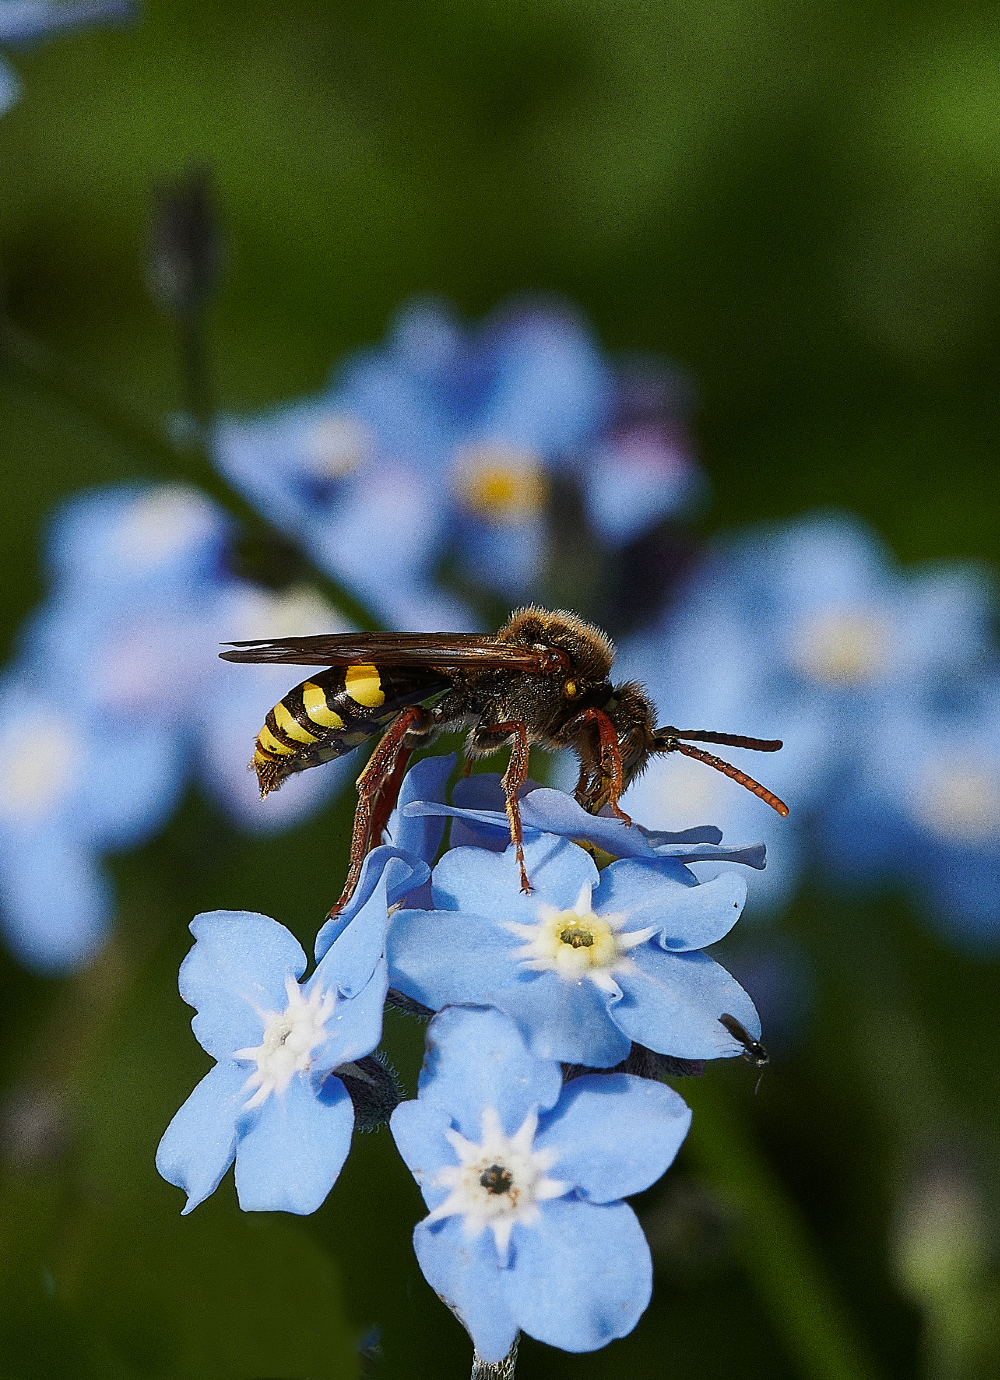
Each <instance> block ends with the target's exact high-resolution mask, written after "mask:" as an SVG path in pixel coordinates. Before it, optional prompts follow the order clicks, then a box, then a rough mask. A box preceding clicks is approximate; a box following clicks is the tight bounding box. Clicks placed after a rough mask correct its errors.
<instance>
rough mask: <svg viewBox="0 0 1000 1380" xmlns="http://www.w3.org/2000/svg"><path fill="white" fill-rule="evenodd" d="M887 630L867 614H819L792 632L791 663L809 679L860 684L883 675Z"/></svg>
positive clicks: (887, 658)
mask: <svg viewBox="0 0 1000 1380" xmlns="http://www.w3.org/2000/svg"><path fill="white" fill-rule="evenodd" d="M891 653H892V638H891V634H890V630H889V628H888V627H887V626H886V624H885V623H884V622H883V621H882V620H881V619H879V618H875V617H872V615H871V614H868V613H843V612H841V613H822V614H818V615H817V616H816V617H814V618H811V619H809V620H808V621H807V622H806V623H804V624H802V626H801V627H800V628H799V629H798V631H797V632H796V634H795V636H794V639H793V642H792V661H793V662H794V664H795V665H796V666H797V667H798V669H799V670H800V671H801V672H802V673H803V674H804V675H806V676H808V677H809V678H810V679H811V680H818V681H822V682H824V683H826V684H828V685H861V684H864V683H865V682H866V681H871V680H874V679H875V678H876V677H878V676H879V675H881V674H882V672H884V671H885V670H886V669H887V667H888V665H889V661H890V658H891Z"/></svg>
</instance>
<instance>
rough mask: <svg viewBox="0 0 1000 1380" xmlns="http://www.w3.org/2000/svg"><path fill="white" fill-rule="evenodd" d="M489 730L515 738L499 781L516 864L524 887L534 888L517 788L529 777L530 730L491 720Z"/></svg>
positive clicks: (517, 725)
mask: <svg viewBox="0 0 1000 1380" xmlns="http://www.w3.org/2000/svg"><path fill="white" fill-rule="evenodd" d="M489 731H490V733H491V734H493V733H498V734H499V733H509V734H510V735H511V737H512V738H513V739H514V741H513V743H512V744H511V749H510V762H509V764H508V766H507V770H506V771H505V772H504V775H503V780H502V781H501V782H500V784H501V786H503V794H504V800H505V802H506V805H507V818H508V820H509V821H510V841H511V843H512V844H513V845H514V847H515V848H516V849H517V865H518V867H519V868H520V869H521V890H522V891H524V892H528V891H530V890H531V883H530V882H529V881H528V873H527V870H526V869H525V866H524V832H523V830H522V828H521V807H520V805H519V804H518V799H517V793H518V791H519V790H520V789H521V787H522V786H523V785H524V783H525V781H527V779H528V730H527V728H526V727H525V725H524V724H520V723H514V722H511V723H506V724H490V726H489Z"/></svg>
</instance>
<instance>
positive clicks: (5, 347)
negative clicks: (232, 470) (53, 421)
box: [0, 312, 381, 631]
mask: <svg viewBox="0 0 1000 1380" xmlns="http://www.w3.org/2000/svg"><path fill="white" fill-rule="evenodd" d="M0 365H2V366H3V367H4V368H5V369H6V370H7V371H8V372H9V373H10V374H11V375H13V376H14V377H15V378H17V379H19V380H20V381H21V382H22V383H24V384H26V385H27V386H28V387H29V388H30V389H31V390H32V391H34V392H44V393H47V394H49V395H50V396H52V397H55V398H56V399H57V400H58V401H59V402H61V403H62V404H63V405H64V406H66V407H68V408H70V409H71V410H72V411H74V412H76V413H78V414H80V415H82V416H85V417H87V418H88V420H90V421H91V422H94V423H96V424H97V426H99V427H100V428H101V430H102V431H104V432H105V433H106V434H107V435H109V436H111V437H112V438H114V440H116V441H118V442H119V443H121V444H123V445H125V446H126V447H127V448H128V449H129V450H132V451H134V452H135V453H136V454H137V455H139V456H142V457H144V458H145V460H146V461H147V462H149V461H152V463H153V464H154V466H155V467H156V468H157V469H158V470H160V471H162V472H163V473H164V474H165V475H166V476H169V477H170V478H175V479H182V480H185V481H186V482H187V483H189V484H193V485H196V486H197V487H198V488H199V489H201V490H202V492H204V493H206V494H208V495H209V497H211V498H213V499H214V500H215V501H216V502H217V503H219V504H220V505H221V506H222V507H223V508H225V509H226V510H227V511H228V512H229V513H231V514H232V515H233V516H234V517H235V518H237V519H238V521H239V523H240V527H241V529H242V533H241V539H240V541H239V542H238V547H237V550H238V554H239V555H240V556H242V557H245V563H246V565H247V567H248V568H247V570H246V573H247V574H248V575H249V576H250V577H251V578H254V577H256V578H259V579H262V580H263V582H264V583H272V582H273V583H278V584H279V585H287V584H291V583H294V582H296V581H307V582H308V583H310V584H312V585H314V586H315V587H316V589H317V590H318V591H319V593H320V594H322V595H323V596H324V598H326V599H327V600H328V601H329V602H330V603H331V604H332V605H333V606H334V607H335V608H336V609H338V610H339V611H340V612H341V613H343V614H344V616H345V617H346V618H348V619H349V620H350V621H351V622H352V623H353V624H354V625H355V627H357V628H359V629H362V630H364V631H374V630H376V629H378V628H379V627H380V626H381V625H380V624H379V621H378V619H376V618H375V617H374V615H373V614H372V613H371V612H370V611H369V610H368V609H367V608H365V606H364V605H363V604H362V603H361V602H360V601H359V600H357V599H356V598H355V597H354V596H353V595H352V594H349V593H348V591H347V590H346V589H344V587H343V586H342V585H341V584H339V583H338V582H337V581H336V580H333V579H331V578H330V576H329V575H327V574H326V573H325V572H324V571H322V570H320V569H318V568H317V567H316V566H315V565H314V564H313V563H312V562H311V561H310V560H309V558H308V557H307V556H305V555H304V554H303V553H302V552H301V551H300V550H299V548H298V547H297V546H295V545H294V544H293V543H292V541H291V540H290V539H289V537H288V536H287V535H286V534H285V533H283V532H281V531H279V530H278V529H277V528H275V527H273V526H272V525H271V524H270V523H269V522H267V520H266V519H265V518H263V517H261V515H260V514H259V513H258V512H256V510H255V509H254V508H252V507H251V506H250V504H249V503H248V502H247V501H246V499H245V498H243V497H242V495H241V494H239V493H237V491H236V490H235V489H233V488H231V487H230V485H229V484H227V483H226V481H225V479H223V478H222V476H221V475H220V474H218V473H217V471H216V470H215V469H214V468H213V467H212V464H211V462H210V460H209V458H208V455H207V452H206V449H205V447H204V445H203V444H198V443H195V444H181V443H180V442H174V441H173V440H172V439H171V438H170V437H169V436H168V435H167V434H166V433H165V432H163V431H161V430H160V429H159V428H158V427H157V426H155V425H153V424H150V423H149V422H147V421H145V420H144V419H142V418H141V417H139V416H137V415H135V414H134V413H132V412H130V411H129V410H128V408H126V407H124V406H123V405H122V404H121V403H119V402H118V401H117V399H115V398H113V397H112V396H111V395H110V394H108V393H106V392H104V390H103V389H101V388H99V387H97V386H95V385H94V384H93V383H92V382H91V381H90V380H89V379H87V378H86V377H85V376H84V375H83V374H82V373H81V372H80V371H79V370H77V369H75V368H74V367H73V366H72V365H71V364H69V363H68V362H67V361H66V360H64V359H62V358H61V357H60V356H59V355H58V354H56V352H55V351H53V350H50V349H49V348H48V347H47V346H46V345H44V344H43V343H42V342H41V341H40V340H37V339H35V338H34V337H33V336H31V335H29V334H28V333H27V332H25V331H22V330H21V329H20V328H19V327H18V326H16V325H15V324H14V323H13V322H12V321H11V320H10V318H9V316H6V315H5V314H3V313H2V312H0ZM189 391H190V389H189ZM196 420H197V421H199V422H201V421H202V419H201V418H198V419H196ZM203 430H204V428H203V427H201V426H200V427H199V428H198V431H199V432H201V431H203ZM275 570H280V575H279V577H278V578H277V579H276V580H274V581H272V580H269V579H268V574H269V573H271V572H273V571H275Z"/></svg>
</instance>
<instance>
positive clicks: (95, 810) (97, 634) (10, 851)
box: [0, 485, 351, 973]
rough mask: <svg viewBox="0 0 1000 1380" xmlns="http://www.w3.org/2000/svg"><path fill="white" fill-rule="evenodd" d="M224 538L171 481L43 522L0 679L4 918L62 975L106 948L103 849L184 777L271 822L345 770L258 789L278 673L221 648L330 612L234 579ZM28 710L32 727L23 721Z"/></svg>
mask: <svg viewBox="0 0 1000 1380" xmlns="http://www.w3.org/2000/svg"><path fill="white" fill-rule="evenodd" d="M229 538H230V523H229V520H228V519H227V518H225V517H224V515H223V514H221V513H220V512H219V510H218V509H217V508H216V507H215V506H214V505H213V504H211V503H210V502H209V501H208V500H207V499H206V498H204V497H203V496H202V495H200V494H198V493H197V492H195V491H194V490H191V489H187V488H183V487H179V486H173V485H166V486H160V487H155V488H149V487H141V486H123V487H119V488H113V489H101V490H95V491H93V492H89V493H84V494H79V495H76V496H75V497H74V498H72V499H70V500H69V501H68V502H67V503H65V504H64V505H63V506H62V508H61V509H60V510H59V511H58V512H57V513H56V515H55V517H54V518H53V520H52V523H51V525H50V530H49V533H48V539H47V546H46V574H47V576H48V579H49V583H50V593H49V595H48V597H47V598H46V599H45V601H44V602H43V603H42V605H41V606H40V607H39V608H38V609H37V610H36V611H35V613H34V614H33V615H32V617H31V618H30V619H29V620H28V621H27V623H26V624H25V626H24V627H23V629H22V630H21V633H20V635H19V639H18V648H17V652H16V654H15V658H14V660H13V662H12V663H11V664H10V665H9V666H8V667H7V668H6V671H5V673H4V676H3V680H2V682H0V725H6V726H7V731H8V735H9V736H10V737H11V738H12V739H15V738H16V740H17V741H18V744H19V746H18V751H17V753H16V754H15V755H14V757H13V759H12V761H11V762H10V763H8V767H7V770H6V772H5V774H4V780H3V783H2V784H0V879H2V882H3V904H2V910H0V920H2V924H3V931H4V934H5V937H6V940H7V943H8V944H9V946H10V947H11V949H12V950H13V952H14V953H15V954H16V956H17V957H18V958H19V959H20V960H21V961H22V962H24V963H25V964H26V965H27V966H28V967H31V968H35V969H37V970H39V971H42V972H50V973H59V972H67V971H71V970H72V969H74V968H76V967H79V966H80V965H81V964H82V963H85V962H87V961H88V960H89V959H90V958H92V957H93V956H94V954H95V953H96V952H97V951H98V950H99V949H100V948H101V946H102V944H103V942H104V940H105V938H106V935H107V932H108V927H109V925H110V921H111V916H112V914H113V909H114V907H113V896H112V888H111V884H110V880H109V878H108V877H107V875H106V873H105V871H104V868H103V861H102V860H103V858H104V856H105V855H106V854H108V853H113V852H117V851H119V850H121V849H124V848H129V847H133V846H135V845H136V844H138V843H141V842H142V841H143V840H145V839H147V838H149V837H150V835H152V834H153V833H155V832H156V831H157V830H158V829H159V828H160V827H161V826H162V825H163V824H164V823H165V822H166V820H167V819H168V818H169V816H170V815H171V814H172V812H173V810H174V809H175V807H176V805H177V803H178V801H179V799H180V796H181V794H182V792H183V790H184V788H185V786H186V785H187V784H188V783H189V782H190V781H191V780H192V779H195V780H197V782H198V784H199V785H200V786H201V787H202V789H203V790H204V791H205V792H206V793H207V794H208V795H209V796H210V797H212V798H213V799H214V800H215V801H216V802H217V803H218V804H219V805H220V806H221V807H222V809H223V810H225V812H226V813H227V814H229V815H230V816H231V817H232V818H234V819H235V820H236V822H237V823H238V824H239V825H240V826H241V827H243V828H249V829H252V830H254V831H256V832H266V831H268V830H274V829H277V828H281V827H284V826H287V825H288V824H290V823H293V822H295V821H297V820H298V819H301V818H302V817H303V815H305V814H306V813H308V812H309V811H310V810H312V809H314V808H315V807H316V806H317V805H318V804H320V803H322V802H323V801H325V800H327V799H329V796H330V794H331V793H332V792H333V791H335V790H336V789H338V787H339V786H340V785H341V784H342V783H343V782H344V781H345V780H346V779H347V777H348V776H349V775H350V773H351V766H350V765H349V764H347V763H346V762H341V763H333V764H331V767H332V770H324V771H322V772H310V773H305V774H303V776H304V781H303V783H302V784H300V783H299V782H298V781H294V782H292V783H290V784H291V785H292V787H293V789H291V790H288V791H282V792H281V794H280V796H276V797H273V799H274V801H275V804H274V806H273V808H272V806H271V801H270V800H269V801H268V802H266V803H262V802H261V801H260V800H259V798H258V793H257V790H256V787H255V785H254V782H253V779H252V773H250V772H249V771H248V770H247V761H248V758H249V756H250V752H251V748H252V744H253V741H254V737H255V735H256V733H257V731H258V729H259V728H260V725H261V723H262V722H263V719H264V715H265V714H266V713H267V711H268V709H269V708H270V707H271V705H272V704H274V703H275V702H276V701H277V700H278V699H280V698H281V696H282V695H283V694H284V693H285V691H287V689H288V679H287V672H285V671H283V670H282V668H280V667H275V666H254V667H235V666H231V665H229V664H228V663H227V662H223V661H220V660H219V658H218V656H217V655H216V653H217V649H218V644H219V643H220V642H222V641H226V640H229V639H232V638H239V637H250V636H253V635H254V634H255V633H257V632H259V630H260V628H261V627H267V628H269V629H270V630H273V631H276V632H277V633H279V634H280V632H281V631H287V632H289V633H292V632H299V633H301V632H303V631H314V632H320V631H324V632H326V631H329V630H330V629H331V627H335V626H336V618H335V616H334V615H333V614H332V613H331V611H330V610H329V609H328V608H327V607H326V606H325V605H324V604H322V602H321V601H320V600H319V599H318V598H317V597H316V596H315V595H312V594H309V593H307V592H305V591H296V590H290V591H288V592H286V593H285V594H284V595H280V596H279V595H275V594H272V593H270V592H267V591H264V590H261V589H258V588H256V587H254V586H252V585H249V584H247V583H245V582H243V581H241V580H237V579H235V578H234V577H233V576H232V575H231V574H230V573H229V571H228V568H227V553H228V543H229ZM68 687H71V691H69V692H68ZM40 713H42V714H43V718H44V732H42V733H39V732H32V733H31V734H29V735H26V734H25V733H24V725H25V724H26V723H35V722H37V721H38V716H39V714H40Z"/></svg>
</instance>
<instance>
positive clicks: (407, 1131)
mask: <svg viewBox="0 0 1000 1380" xmlns="http://www.w3.org/2000/svg"><path fill="white" fill-rule="evenodd" d="M690 1120H691V1113H690V1111H689V1110H688V1108H687V1107H686V1106H685V1104H684V1102H683V1101H682V1100H681V1098H680V1097H678V1095H677V1094H676V1093H675V1092H673V1091H672V1090H671V1089H670V1088H667V1087H666V1086H665V1085H664V1084H662V1083H655V1082H652V1081H648V1080H645V1079H641V1078H634V1077H631V1076H629V1075H626V1074H610V1075H594V1074H591V1075H587V1076H585V1077H582V1078H578V1079H575V1080H574V1081H573V1082H571V1083H569V1084H567V1085H566V1086H565V1087H564V1086H563V1084H562V1077H561V1073H560V1069H559V1065H558V1064H557V1063H554V1062H550V1061H548V1060H543V1059H539V1058H537V1057H535V1056H534V1055H533V1054H532V1053H531V1052H530V1051H529V1049H528V1048H527V1047H526V1045H525V1042H524V1040H523V1039H522V1037H521V1035H520V1034H519V1032H518V1030H517V1027H516V1026H515V1025H514V1023H513V1022H512V1021H510V1020H509V1019H508V1018H507V1017H505V1016H504V1015H502V1014H501V1013H500V1012H498V1011H492V1010H484V1009H481V1008H480V1009H476V1008H471V1009H470V1008H461V1007H453V1008H450V1009H449V1010H447V1011H444V1012H442V1013H441V1014H440V1015H438V1016H436V1017H435V1018H434V1020H433V1021H432V1022H431V1026H430V1030H429V1032H428V1055H427V1060H426V1062H425V1064H424V1069H423V1072H422V1073H421V1076H420V1091H419V1096H418V1098H417V1100H416V1101H413V1102H404V1103H403V1104H401V1105H400V1106H399V1107H397V1108H396V1110H395V1112H394V1113H393V1116H392V1133H393V1136H394V1137H395V1140H396V1144H397V1146H398V1147H399V1150H400V1153H401V1154H402V1156H403V1158H404V1159H405V1160H406V1163H407V1164H408V1165H409V1167H410V1169H411V1170H412V1172H413V1174H414V1177H415V1178H416V1180H417V1182H418V1183H419V1185H420V1188H421V1191H422V1192H423V1195H424V1200H425V1201H426V1203H427V1206H428V1207H429V1208H430V1209H431V1211H430V1213H429V1215H428V1216H427V1217H425V1218H424V1220H423V1221H422V1222H420V1223H418V1225H417V1227H416V1230H415V1231H414V1235H413V1241H414V1248H415V1250H416V1253H417V1259H418V1260H419V1262H420V1268H421V1269H422V1270H423V1272H424V1275H425V1276H426V1277H427V1280H428V1282H429V1283H430V1285H431V1287H432V1288H433V1289H434V1290H435V1292H436V1293H437V1294H438V1295H439V1296H440V1297H441V1298H442V1299H443V1300H445V1302H446V1303H447V1304H448V1305H449V1307H450V1308H451V1309H452V1310H453V1312H454V1313H455V1314H456V1315H457V1317H458V1318H459V1320H460V1321H461V1322H462V1324H463V1326H464V1327H465V1328H466V1330H467V1331H468V1332H469V1334H470V1336H471V1337H472V1339H473V1341H474V1343H475V1347H476V1350H477V1352H478V1353H479V1355H480V1356H481V1357H482V1358H483V1359H484V1360H485V1361H492V1362H498V1361H500V1360H502V1359H503V1358H504V1357H505V1356H506V1355H507V1353H508V1352H509V1350H510V1348H511V1346H512V1345H513V1342H514V1339H515V1337H516V1335H517V1332H518V1330H519V1329H520V1330H523V1331H524V1332H527V1333H528V1334H529V1335H530V1336H532V1337H536V1338H537V1339H538V1340H540V1341H543V1342H547V1343H549V1345H551V1346H556V1347H561V1348H562V1349H563V1350H564V1351H575V1352H580V1351H593V1350H596V1348H598V1347H601V1346H604V1345H605V1344H606V1343H607V1342H609V1341H611V1340H612V1339H614V1338H615V1337H622V1336H624V1335H625V1334H626V1333H628V1332H630V1331H631V1330H632V1328H633V1327H634V1326H635V1324H636V1323H637V1322H638V1320H639V1317H640V1316H641V1314H642V1312H643V1310H644V1309H645V1307H646V1305H647V1303H648V1302H649V1297H650V1292H651V1286H652V1265H651V1261H650V1255H649V1248H648V1246H647V1245H646V1241H645V1238H644V1236H643V1234H642V1231H641V1229H640V1227H639V1224H638V1221H637V1220H636V1217H635V1214H634V1213H633V1212H632V1209H631V1208H630V1207H628V1206H627V1204H625V1203H624V1202H622V1201H621V1200H622V1199H623V1198H625V1197H626V1196H627V1195H629V1194H632V1193H637V1192H639V1191H641V1190H642V1189H644V1188H647V1187H648V1186H649V1185H650V1184H651V1183H653V1182H654V1181H655V1180H656V1179H658V1178H659V1177H660V1175H661V1174H662V1173H663V1172H664V1171H665V1170H666V1169H667V1168H668V1166H669V1165H670V1164H671V1162H672V1161H673V1159H674V1156H675V1155H676V1153H677V1150H678V1149H679V1147H680V1144H681V1142H682V1141H683V1139H684V1136H685V1135H686V1133H687V1129H688V1126H689V1124H690Z"/></svg>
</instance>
